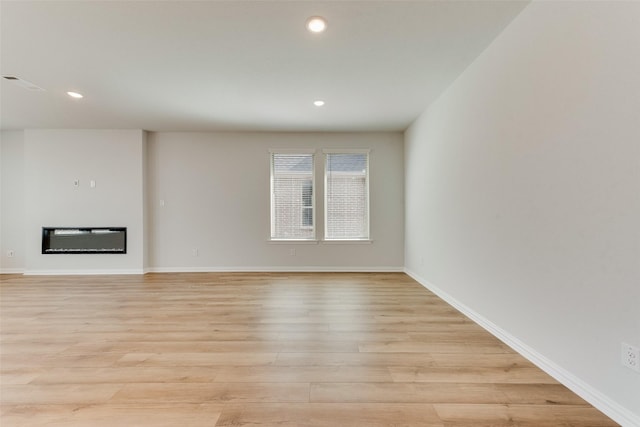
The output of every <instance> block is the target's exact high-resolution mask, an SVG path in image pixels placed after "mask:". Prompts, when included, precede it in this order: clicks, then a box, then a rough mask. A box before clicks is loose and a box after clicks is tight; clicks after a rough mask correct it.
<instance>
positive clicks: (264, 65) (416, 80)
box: [0, 0, 527, 131]
mask: <svg viewBox="0 0 640 427" xmlns="http://www.w3.org/2000/svg"><path fill="white" fill-rule="evenodd" d="M526 5H527V2H526V1H524V2H522V1H505V0H499V1H483V0H480V1H478V0H473V1H399V0H394V1H363V0H360V1H324V2H317V1H306V0H299V1H244V0H235V1H200V2H191V1H102V2H97V1H41V2H35V1H24V0H21V1H6V0H3V1H2V2H1V6H0V7H1V10H0V12H1V17H0V18H1V33H0V34H1V51H0V55H1V56H0V59H1V62H0V72H1V74H2V75H3V76H4V75H13V76H17V77H20V78H22V79H25V80H27V81H29V82H31V83H34V84H35V85H37V86H40V87H42V88H44V89H45V91H41V92H35V91H29V90H26V89H24V88H22V87H19V86H17V85H15V84H14V83H11V82H9V81H8V80H5V79H1V87H0V89H1V92H0V97H1V105H0V107H1V110H0V114H1V126H2V129H27V128H69V129H74V128H96V129H101V128H116V129H134V128H135V129H146V130H153V131H170V130H175V131H179V130H191V131H213V130H248V131H380V130H403V129H405V128H406V127H407V126H408V125H409V124H410V123H411V122H412V121H413V120H414V119H415V118H416V117H417V116H418V115H419V114H420V113H421V112H422V111H424V109H425V108H426V107H427V106H428V105H429V104H430V103H431V102H432V101H434V100H435V99H436V98H437V97H438V95H439V94H440V93H442V91H443V90H444V89H446V87H447V86H448V85H449V84H451V82H452V81H453V80H455V79H456V77H457V76H459V75H460V73H461V72H462V71H463V70H464V69H465V68H466V67H467V66H468V65H469V64H470V63H471V62H473V60H474V59H475V58H476V57H477V56H478V55H479V54H480V53H481V52H482V51H483V50H484V49H485V48H486V47H487V46H488V45H489V44H490V43H491V41H492V40H493V39H494V38H495V37H496V36H497V35H498V34H499V33H500V32H501V31H502V30H503V29H504V28H505V27H506V26H507V25H508V23H509V22H511V20H513V18H514V17H515V16H516V15H517V14H518V13H519V12H520V11H521V10H522V9H523V8H524V7H525V6H526ZM312 15H321V16H324V17H325V18H326V19H327V20H328V22H329V26H328V29H327V31H326V32H325V33H323V34H321V35H312V34H310V33H308V32H307V31H306V30H305V27H304V23H305V20H306V19H307V18H308V17H309V16H312ZM69 90H74V91H77V92H80V93H82V94H84V96H85V97H84V99H82V100H73V99H71V98H69V97H68V96H67V95H66V92H67V91H69ZM316 99H323V100H325V101H326V105H325V106H324V107H321V108H318V107H315V106H314V105H313V103H312V102H313V101H314V100H316Z"/></svg>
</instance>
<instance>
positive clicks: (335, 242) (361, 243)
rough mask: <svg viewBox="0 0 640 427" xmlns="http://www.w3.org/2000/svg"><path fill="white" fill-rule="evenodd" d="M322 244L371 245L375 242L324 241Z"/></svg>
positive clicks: (368, 240) (367, 240)
mask: <svg viewBox="0 0 640 427" xmlns="http://www.w3.org/2000/svg"><path fill="white" fill-rule="evenodd" d="M320 243H322V244H323V245H325V244H326V245H370V244H372V243H373V240H370V239H366V240H364V239H363V240H322V241H321V242H320Z"/></svg>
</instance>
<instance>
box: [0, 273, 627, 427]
mask: <svg viewBox="0 0 640 427" xmlns="http://www.w3.org/2000/svg"><path fill="white" fill-rule="evenodd" d="M0 277H1V280H2V282H1V286H0V296H1V300H0V308H1V312H0V321H1V324H0V327H1V337H0V362H1V365H0V374H1V377H0V379H1V385H0V424H1V425H2V426H3V427H9V426H83V427H85V426H90V427H92V426H98V427H100V426H220V427H222V426H254V427H255V426H278V427H317V426H367V427H381V426H395V427H398V426H412V427H420V426H432V427H465V426H466V427H470V426H474V427H481V426H497V427H501V426H536V427H545V426H549V427H551V426H553V427H569V426H573V427H589V426H591V427H605V426H615V425H616V424H615V423H614V422H612V421H611V420H609V419H608V418H607V417H605V416H604V415H603V414H601V413H600V412H598V411H597V410H596V409H594V408H593V407H591V406H590V405H589V404H587V403H586V402H585V401H583V400H582V399H580V398H579V397H578V396H576V395H575V394H573V393H572V392H570V391H569V390H567V389H566V388H565V387H564V386H562V385H560V384H558V383H557V382H556V381H554V380H553V379H552V378H551V377H549V376H548V375H546V374H545V373H543V372H542V371H540V370H539V369H538V368H536V367H535V366H533V365H532V364H531V363H529V362H528V361H527V360H525V359H524V358H522V357H521V356H519V355H518V354H516V353H514V352H513V351H512V350H511V349H510V348H509V347H507V346H506V345H505V344H503V343H502V342H500V341H499V340H497V339H496V338H494V337H493V336H491V335H490V334H488V333H487V332H485V331H484V330H483V329H481V328H480V327H479V326H477V325H476V324H474V323H472V322H471V321H470V320H468V319H467V318H466V317H464V316H463V315H462V314H460V313H458V312H457V311H456V310H455V309H453V308H452V307H450V306H449V305H447V304H446V303H445V302H443V301H442V300H440V299H439V298H437V297H436V296H435V295H433V294H432V293H430V292H429V291H427V290H425V289H424V288H423V287H422V286H420V285H419V284H418V283H416V282H415V281H413V280H412V279H411V278H409V277H408V276H406V275H404V274H401V273H388V274H387V273H385V274H364V273H362V274H352V273H320V274H307V273H291V274H282V273H278V274H276V273H251V274H245V273H242V274H241V273H234V274H218V273H216V274H214V273H201V274H191V273H189V274H148V275H145V276H66V277H61V276H57V277H41V276H26V277H25V276H19V275H3V276H0Z"/></svg>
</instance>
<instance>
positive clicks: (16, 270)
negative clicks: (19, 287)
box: [0, 268, 24, 274]
mask: <svg viewBox="0 0 640 427" xmlns="http://www.w3.org/2000/svg"><path fill="white" fill-rule="evenodd" d="M0 274H24V269H23V268H5V269H2V270H0Z"/></svg>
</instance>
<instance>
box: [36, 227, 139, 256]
mask: <svg viewBox="0 0 640 427" xmlns="http://www.w3.org/2000/svg"><path fill="white" fill-rule="evenodd" d="M42 253H43V254H126V253H127V229H126V227H78V228H74V227H43V228H42Z"/></svg>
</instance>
